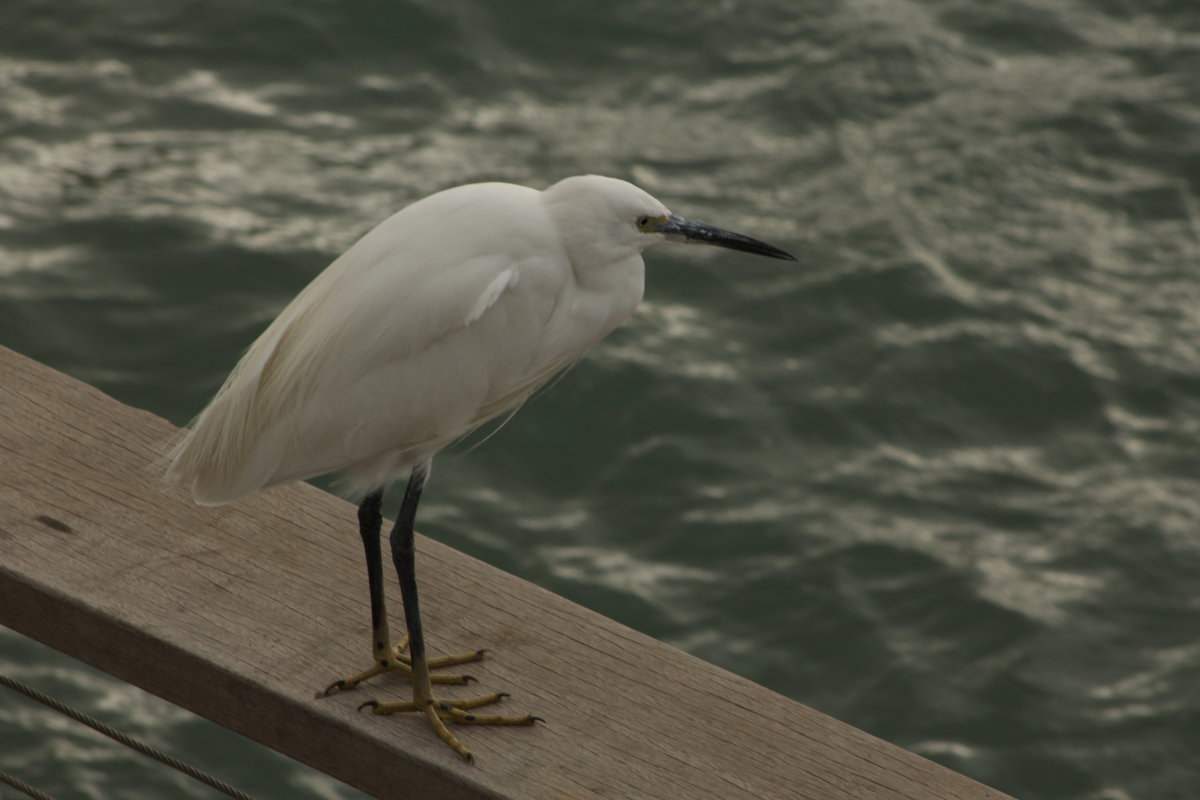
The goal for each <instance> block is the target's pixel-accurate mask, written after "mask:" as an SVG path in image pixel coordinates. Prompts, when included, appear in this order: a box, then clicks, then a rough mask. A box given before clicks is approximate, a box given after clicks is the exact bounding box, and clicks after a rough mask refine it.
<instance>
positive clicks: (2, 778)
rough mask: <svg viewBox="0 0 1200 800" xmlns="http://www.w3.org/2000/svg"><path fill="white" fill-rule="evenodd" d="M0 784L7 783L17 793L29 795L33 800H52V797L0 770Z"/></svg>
mask: <svg viewBox="0 0 1200 800" xmlns="http://www.w3.org/2000/svg"><path fill="white" fill-rule="evenodd" d="M0 783H7V784H8V785H9V786H11V787H13V788H14V789H16V790H17V791H18V792H21V793H23V794H27V795H29V796H30V797H32V798H33V800H54V798H53V797H51V796H50V795H48V794H46V793H45V792H43V791H42V790H41V789H35V788H34V787H32V786H30V785H29V784H28V783H26V782H25V781H23V780H21V779H20V778H18V777H16V776H15V775H9V774H8V773H7V772H5V771H3V770H0Z"/></svg>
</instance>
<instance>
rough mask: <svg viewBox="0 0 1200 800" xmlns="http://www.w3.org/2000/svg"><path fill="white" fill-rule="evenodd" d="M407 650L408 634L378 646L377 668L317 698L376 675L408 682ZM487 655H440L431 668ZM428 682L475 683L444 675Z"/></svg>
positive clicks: (466, 677) (336, 683)
mask: <svg viewBox="0 0 1200 800" xmlns="http://www.w3.org/2000/svg"><path fill="white" fill-rule="evenodd" d="M407 647H408V635H407V634H405V636H404V638H402V639H401V640H400V641H398V642H396V643H395V644H394V645H392V646H391V647H376V650H375V665H374V666H372V667H370V668H368V669H365V670H363V671H362V672H360V673H358V674H357V675H351V676H350V677H349V678H343V679H342V680H340V681H334V682H333V683H331V684H329V685H328V686H326V687H325V690H324V691H322V692H318V693H317V698H318V699H320V698H322V697H329V696H330V695H332V694H335V693H336V692H340V691H343V690H346V689H353V688H355V687H356V686H358V685H359V684H360V683H362V682H363V681H365V680H368V679H370V678H374V677H375V676H376V675H382V674H383V673H385V672H393V673H395V674H397V675H401V676H403V677H405V678H408V679H409V680H411V679H412V677H413V670H412V660H411V659H410V658H409V657H408V654H406V653H405V652H404V651H405V649H407ZM486 654H487V650H476V651H475V652H473V653H459V654H457V655H452V656H441V657H439V658H431V659H429V668H430V669H437V668H439V667H452V666H454V665H455V664H467V663H470V662H472V661H479V660H481V659H482V658H483V657H484V656H485V655H486ZM429 680H430V682H432V683H448V684H453V685H456V686H465V685H466V684H468V683H470V682H471V681H473V680H475V679H474V678H473V677H471V676H470V675H453V674H449V675H448V674H444V673H443V674H441V675H430V676H429Z"/></svg>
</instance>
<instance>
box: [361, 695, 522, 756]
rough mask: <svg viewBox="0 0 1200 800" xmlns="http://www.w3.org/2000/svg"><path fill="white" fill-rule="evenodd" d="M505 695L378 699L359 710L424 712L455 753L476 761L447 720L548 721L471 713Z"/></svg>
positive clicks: (474, 722) (493, 722) (480, 722)
mask: <svg viewBox="0 0 1200 800" xmlns="http://www.w3.org/2000/svg"><path fill="white" fill-rule="evenodd" d="M505 697H508V695H507V694H504V693H503V692H499V693H496V694H488V695H483V696H481V697H467V698H463V699H459V700H442V699H440V698H437V697H431V698H428V699H426V700H420V699H414V700H413V701H412V702H410V703H380V702H379V701H377V700H368V701H367V702H365V703H363V704H362V705H360V706H359V707H358V710H359V711H362V710H363V709H364V708H370V709H371V713H372V714H398V713H401V712H405V711H420V712H423V713H424V714H425V717H426V719H428V720H429V722H430V724H431V725H433V729H434V731H436V732H437V735H438V736H440V737H441V738H442V741H444V742H445V743H446V744H448V745H450V746H451V747H452V748H454V752H456V753H458V754H459V755H460V756H462V757H463V758H465V759H466V760H467V761H474V760H475V759H474V757H473V756H472V755H471V751H470V750H468V749H467V748H466V747H464V746H463V743H462V742H460V741H459V740H458V737H457V736H455V735H454V734H453V733H451V732H450V729H449V728H448V727H446V722H445V721H446V720H450V721H451V722H457V723H460V724H462V725H533V724H534V723H536V722H545V720H544V719H542V718H541V717H535V716H533V715H532V714H525V715H523V716H512V717H508V716H504V715H502V714H472V713H471V712H470V709H473V708H478V707H479V706H486V705H489V704H491V703H498V702H500V701H501V700H503V699H504V698H505Z"/></svg>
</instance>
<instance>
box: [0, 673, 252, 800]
mask: <svg viewBox="0 0 1200 800" xmlns="http://www.w3.org/2000/svg"><path fill="white" fill-rule="evenodd" d="M0 685H4V686H7V687H8V688H9V689H12V690H13V691H14V692H18V693H20V694H23V695H25V696H26V697H28V698H29V699H30V700H36V701H37V702H39V703H41V704H42V705H44V706H48V707H49V708H52V709H54V710H55V711H57V712H58V713H60V714H63V715H64V716H68V717H70V718H71V719H73V720H75V721H76V722H80V723H83V724H84V725H87V726H88V727H89V728H91V729H92V730H94V731H97V732H98V733H102V734H104V735H105V736H107V737H108V738H110V739H112V740H113V741H116V742H119V743H121V744H123V745H125V746H126V747H128V748H130V749H131V750H136V751H137V752H139V753H141V754H142V755H144V756H149V757H150V758H153V759H154V760H155V761H158V762H160V763H163V764H166V765H167V766H168V767H170V768H171V769H175V770H179V771H180V772H182V773H183V774H184V775H187V776H188V777H189V778H192V779H194V780H198V781H200V782H201V783H204V784H207V785H208V786H211V787H212V788H214V789H216V790H217V791H218V792H221V793H222V794H225V795H227V796H229V797H233V798H236V800H254V798H253V797H251V796H250V795H248V794H246V793H245V792H243V791H242V790H240V789H236V788H234V787H233V786H230V785H229V784H227V783H225V782H224V781H221V780H218V779H216V778H214V777H212V776H211V775H207V774H205V773H203V772H201V771H200V770H198V769H196V768H195V767H193V766H192V765H190V764H185V763H184V762H182V761H180V760H179V759H177V758H175V757H174V756H172V755H169V754H167V753H164V752H162V751H161V750H157V749H155V748H153V747H151V746H150V745H148V744H144V743H143V742H139V741H138V740H137V739H134V738H133V737H131V736H127V735H125V734H123V733H121V732H120V731H119V730H117V729H116V728H113V727H111V726H109V725H105V724H104V723H103V722H101V721H100V720H98V719H96V718H94V717H89V716H88V715H87V714H84V713H83V712H82V711H76V710H75V709H73V708H71V707H70V706H68V705H65V704H64V703H61V702H59V701H58V700H55V699H54V698H53V697H50V696H48V695H44V694H42V693H41V692H39V691H38V690H37V689H34V688H32V687H29V686H26V685H25V684H23V683H21V682H19V681H16V680H13V679H12V678H10V677H8V676H7V675H0ZM0 780H3V781H4V782H5V783H7V784H9V785H10V786H13V787H14V788H16V789H19V790H20V791H22V792H25V793H26V794H28V795H29V796H30V797H34V798H36V799H37V800H54V799H53V798H52V797H50V796H49V795H47V794H44V793H42V792H39V791H38V790H37V789H34V788H33V787H31V786H28V784H25V783H24V782H23V781H20V780H18V779H16V778H13V777H12V776H10V775H7V774H6V773H3V772H0Z"/></svg>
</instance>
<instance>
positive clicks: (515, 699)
mask: <svg viewBox="0 0 1200 800" xmlns="http://www.w3.org/2000/svg"><path fill="white" fill-rule="evenodd" d="M174 431H175V429H174V428H173V427H172V426H171V425H170V424H169V423H167V422H165V421H164V420H162V419H159V418H158V417H155V416H154V415H152V414H149V413H146V412H144V411H139V410H137V409H134V408H130V407H128V406H124V405H122V404H120V403H118V402H116V401H115V400H113V399H111V398H109V397H107V396H106V395H104V394H102V393H101V392H99V391H97V390H95V389H93V388H91V387H88V386H86V385H84V384H82V383H80V382H78V381H76V380H74V379H72V378H69V377H67V376H65V375H63V374H61V373H58V372H55V371H54V370H52V369H50V368H48V367H45V366H43V365H40V364H37V363H36V362H33V361H30V360H29V359H26V358H24V357H23V356H20V355H18V354H16V353H13V352H12V351H10V350H5V349H4V348H0V622H3V623H4V624H5V625H7V626H9V627H11V628H13V629H15V630H17V631H20V632H21V633H24V634H25V635H27V636H30V637H32V638H34V639H37V640H39V641H41V642H44V643H46V644H48V645H50V646H52V647H55V648H57V649H59V650H61V651H63V652H65V653H68V654H70V655H72V656H74V657H76V658H79V659H81V660H83V661H86V662H88V663H90V664H93V665H95V666H96V667H99V668H100V669H103V670H105V671H107V672H110V673H112V674H113V675H116V676H117V677H119V678H122V679H123V680H126V681H129V682H130V683H133V684H135V685H137V686H140V687H142V688H144V689H146V690H148V691H150V692H153V693H154V694H157V695H159V696H161V697H164V698H166V699H168V700H170V701H172V702H175V703H178V704H179V705H181V706H183V707H185V708H188V709H191V710H192V711H195V712H196V713H198V714H201V715H202V716H205V717H207V718H209V719H211V720H213V721H215V722H217V723H219V724H221V725H223V726H225V727H227V728H231V729H233V730H235V731H237V732H239V733H241V734H244V735H246V736H248V737H250V738H252V739H255V740H257V741H259V742H262V743H263V744H265V745H267V746H269V747H272V748H274V749H276V750H279V751H280V752H283V753H286V754H287V755H289V756H291V757H293V758H296V759H298V760H300V761H303V762H305V763H308V764H311V765H312V766H314V767H316V768H317V769H320V770H323V771H325V772H327V773H329V774H330V775H333V776H335V777H337V778H339V779H341V780H344V781H346V782H347V783H350V784H352V785H354V786H357V787H359V788H361V789H363V790H364V791H366V792H369V793H371V794H374V795H377V796H379V797H382V798H413V799H418V798H419V799H420V800H425V799H426V798H438V799H439V800H454V799H455V798H470V799H472V800H474V799H475V798H482V797H487V798H523V799H525V800H586V799H599V798H604V799H605V800H614V799H615V798H630V799H631V800H632V799H633V798H638V799H639V800H640V799H641V798H664V799H667V798H681V799H682V798H687V799H688V800H697V799H701V798H722V800H741V799H743V798H745V799H746V800H749V799H750V798H755V800H757V798H810V799H811V800H839V799H840V798H847V799H848V800H849V799H853V800H875V799H876V798H888V799H889V800H894V799H896V798H912V800H917V799H918V798H919V799H920V800H936V799H942V798H944V799H946V800H949V799H950V798H958V799H961V800H984V799H985V798H988V799H993V800H994V799H998V798H1003V797H1005V795H1003V794H1001V793H1000V792H997V791H995V790H993V789H989V788H987V787H985V786H982V785H980V784H977V783H975V782H973V781H970V780H968V779H967V778H965V777H963V776H961V775H958V774H956V773H954V772H951V771H950V770H947V769H945V768H943V767H940V766H938V765H936V764H933V763H932V762H929V761H926V760H924V759H922V758H920V757H918V756H916V755H913V754H912V753H909V752H906V751H904V750H902V749H900V748H898V747H895V746H893V745H890V744H888V743H886V742H883V741H880V740H879V739H876V738H874V737H872V736H869V735H868V734H866V733H863V732H862V731H859V730H856V729H854V728H852V727H850V726H848V725H845V724H843V723H841V722H838V721H837V720H834V719H831V718H830V717H827V716H825V715H823V714H820V713H818V712H816V711H813V710H812V709H810V708H807V707H805V706H803V705H800V704H799V703H796V702H793V701H791V700H788V699H787V698H785V697H782V696H780V695H778V694H775V693H773V692H771V691H769V690H767V689H765V688H763V687H761V686H758V685H756V684H753V683H751V682H749V681H747V680H744V679H742V678H739V677H737V676H735V675H732V674H730V673H728V672H725V671H723V670H721V669H718V668H717V667H714V666H712V665H710V664H707V663H705V662H703V661H700V660H698V659H696V658H693V657H692V656H689V655H687V654H685V653H682V652H680V651H678V650H675V649H674V648H671V647H669V646H667V645H665V644H663V643H661V642H658V641H656V640H654V639H651V638H649V637H647V636H644V635H642V634H639V633H636V632H635V631H632V630H630V629H628V628H625V627H623V626H621V625H618V624H617V623H615V622H613V621H612V620H609V619H607V618H605V617H603V616H600V615H599V614H596V613H593V612H591V611H588V610H587V609H584V608H582V607H580V606H577V605H575V604H573V603H571V602H569V601H567V600H564V599H563V598H561V597H558V596H556V595H554V594H551V593H550V592H547V591H545V590H543V589H540V588H538V587H537V586H534V585H532V584H529V583H526V582H525V581H522V580H520V579H518V578H516V577H513V576H512V575H508V574H506V573H504V572H501V571H499V570H496V569H494V568H492V567H489V566H487V565H486V564H483V563H482V562H480V561H477V560H475V559H473V558H470V557H468V556H466V555H463V554H462V553H459V552H456V551H454V550H451V549H450V548H447V547H445V546H443V545H440V544H438V543H437V542H434V541H431V540H429V539H426V538H423V537H421V538H419V540H418V544H417V549H418V556H417V557H418V559H419V563H418V576H419V581H420V585H421V591H422V593H423V594H422V610H423V612H424V614H425V620H426V625H425V627H426V630H427V631H428V635H429V637H430V646H431V649H432V651H433V653H434V654H436V653H438V652H453V651H459V650H465V649H473V648H478V647H487V648H491V649H492V650H493V655H492V657H490V658H489V659H488V660H486V661H484V662H482V663H481V664H476V665H471V668H470V670H469V671H470V672H471V673H472V674H474V675H475V676H476V677H478V678H479V680H480V682H479V683H478V684H476V686H475V687H474V688H476V689H484V690H487V691H491V690H504V691H508V692H510V693H511V694H512V698H511V699H510V700H508V701H506V704H505V705H506V709H507V710H511V711H512V712H514V713H517V712H524V711H532V712H534V713H536V714H538V715H540V716H542V717H545V718H546V720H547V721H548V722H547V724H545V725H539V726H537V727H534V728H509V729H491V728H474V727H472V728H460V729H458V730H459V731H460V732H461V734H462V736H463V737H464V739H465V741H466V742H467V743H468V746H469V747H471V748H472V750H473V751H474V752H475V756H476V763H475V765H474V766H470V765H468V764H466V763H465V762H463V761H462V760H460V759H459V758H458V756H456V755H455V754H454V753H452V752H451V751H450V750H449V749H448V748H447V747H445V745H443V744H442V743H441V742H440V741H438V740H437V739H436V737H434V736H433V734H432V733H431V731H430V730H428V728H427V727H426V726H425V725H424V724H423V723H422V722H421V721H419V720H417V719H415V718H411V717H406V716H404V717H391V718H385V717H374V716H371V715H369V714H360V713H357V712H356V711H355V708H356V706H357V705H358V704H359V703H360V702H362V701H363V700H364V699H367V698H371V697H374V698H377V699H389V700H390V699H401V698H403V697H404V696H405V694H406V689H407V685H406V684H405V683H404V682H402V681H401V680H400V679H398V678H395V677H392V676H385V677H382V678H377V679H375V681H373V685H370V686H369V687H368V688H366V689H360V690H358V691H355V692H349V693H344V694H341V695H336V696H334V697H331V698H328V699H323V700H316V699H314V698H313V694H314V692H315V691H316V690H317V689H318V688H320V687H322V686H324V685H326V684H327V683H328V682H329V681H331V680H333V679H334V678H337V677H341V676H342V675H344V674H346V673H347V672H348V671H353V670H357V669H359V668H360V667H362V666H365V663H364V660H365V659H366V658H367V653H368V651H367V647H368V637H369V633H370V632H369V622H370V620H369V612H368V605H367V590H366V576H365V571H364V567H363V564H362V556H361V552H360V551H361V547H360V545H359V542H358V536H357V532H356V529H355V515H354V508H353V506H351V505H350V504H348V503H346V502H345V501H343V500H340V499H338V498H336V497H333V496H331V495H329V494H326V493H324V492H322V491H320V490H318V489H315V488H313V487H310V486H307V485H296V486H290V487H285V488H278V489H272V490H267V491H264V492H260V493H258V494H256V495H254V496H253V497H251V498H249V499H247V500H244V501H241V502H239V503H235V504H233V505H231V506H224V507H220V508H215V509H212V508H207V509H206V508H199V507H196V506H194V505H192V504H191V503H190V502H188V501H187V499H186V498H185V497H184V496H183V495H182V494H181V493H180V492H178V491H176V490H173V489H167V488H165V487H164V486H163V485H162V483H161V482H160V480H159V473H160V464H159V463H158V462H159V459H160V458H161V453H163V452H164V451H165V449H166V443H167V442H169V441H170V440H171V438H172V437H173V435H174ZM393 584H394V581H389V587H388V592H389V595H388V602H389V606H390V607H391V608H392V609H393V614H392V616H393V618H394V620H399V619H400V614H399V608H400V605H399V603H400V601H399V597H398V591H394V589H395V587H394V585H393ZM444 691H445V692H446V693H447V694H451V693H460V694H471V693H472V691H471V689H466V688H460V687H448V688H447V689H445V690H444Z"/></svg>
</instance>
